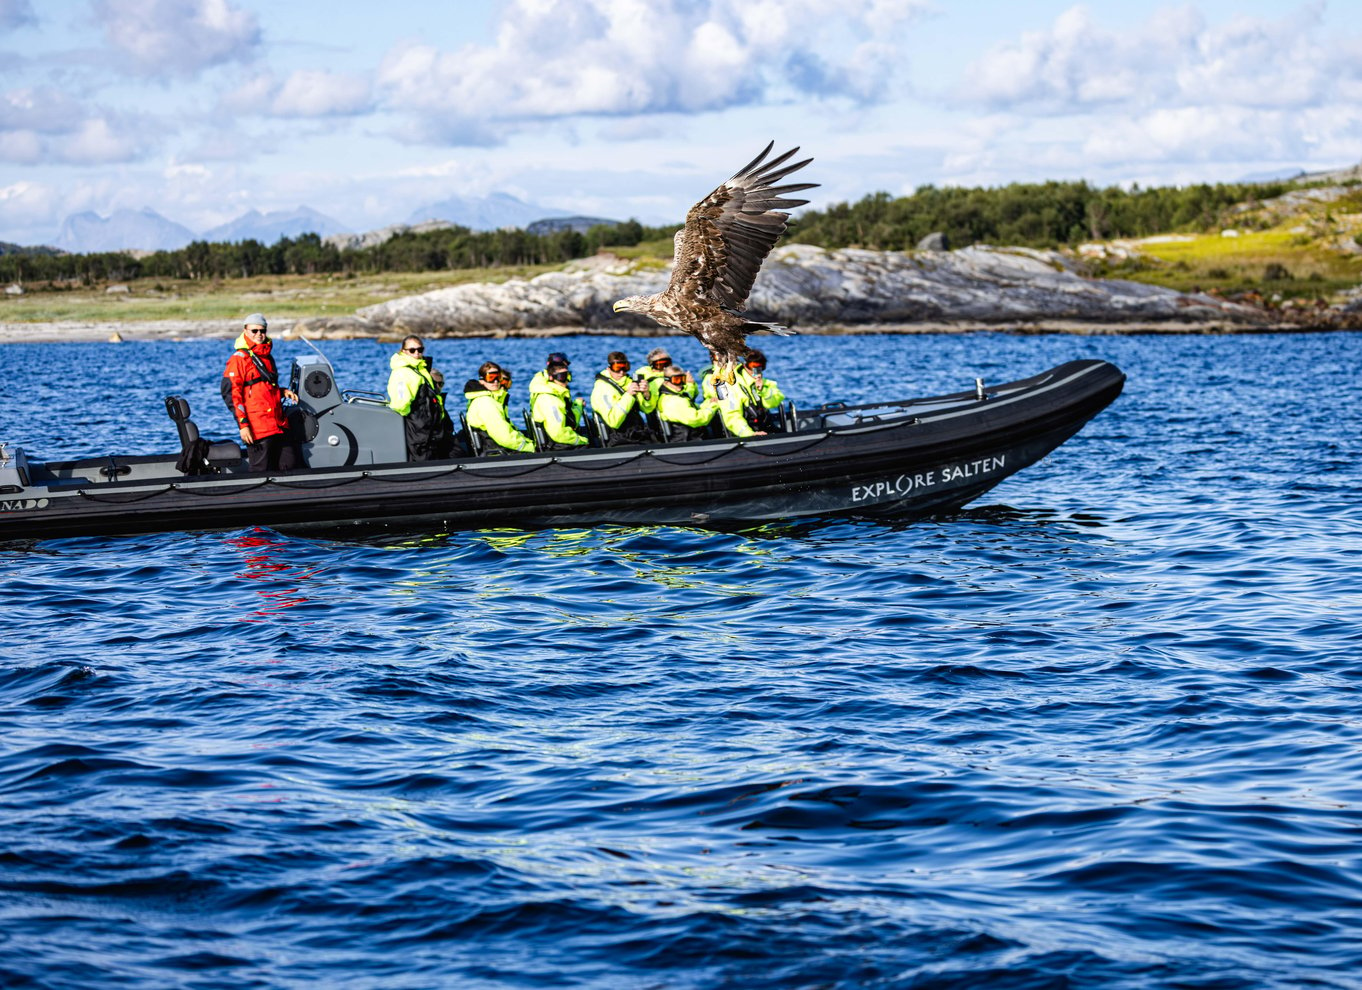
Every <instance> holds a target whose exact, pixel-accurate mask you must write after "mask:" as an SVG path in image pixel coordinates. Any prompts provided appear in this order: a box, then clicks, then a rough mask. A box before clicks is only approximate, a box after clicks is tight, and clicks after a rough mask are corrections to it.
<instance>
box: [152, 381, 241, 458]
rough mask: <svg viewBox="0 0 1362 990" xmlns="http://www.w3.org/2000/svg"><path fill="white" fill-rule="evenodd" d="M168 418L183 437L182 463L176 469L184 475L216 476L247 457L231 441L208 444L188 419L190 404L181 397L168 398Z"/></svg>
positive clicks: (181, 438) (169, 396)
mask: <svg viewBox="0 0 1362 990" xmlns="http://www.w3.org/2000/svg"><path fill="white" fill-rule="evenodd" d="M166 415H168V416H169V417H170V418H171V419H172V420H173V421H174V423H175V429H176V430H178V431H179V434H180V459H179V460H178V461H177V462H176V464H175V467H176V468H177V469H178V470H179V471H180V472H181V473H183V474H214V473H216V472H218V471H221V470H222V469H223V468H224V467H228V466H230V465H232V464H239V463H240V462H241V460H242V458H243V457H245V456H246V455H245V453H244V452H243V451H242V449H241V445H240V444H238V443H236V442H235V441H232V440H205V439H204V438H203V437H202V436H200V435H199V428H198V426H196V425H195V423H194V421H193V420H192V419H190V418H189V401H188V400H187V399H185V398H182V397H181V396H178V395H167V396H166Z"/></svg>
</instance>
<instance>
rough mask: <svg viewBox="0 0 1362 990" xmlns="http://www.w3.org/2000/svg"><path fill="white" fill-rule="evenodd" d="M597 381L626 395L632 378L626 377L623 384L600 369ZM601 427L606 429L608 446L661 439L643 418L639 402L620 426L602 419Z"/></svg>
mask: <svg viewBox="0 0 1362 990" xmlns="http://www.w3.org/2000/svg"><path fill="white" fill-rule="evenodd" d="M596 381H598V382H605V384H607V385H609V386H610V387H611V388H612V389H614V390H615V393H616V394H617V395H624V393H625V389H627V388H628V387H629V381H630V380H629V379H628V378H625V379H624V382H623V384H621V383H620V382H617V381H615V379H613V378H611V377H610V376H609V375H607V374H606V373H605V372H603V371H600V372H597V373H596ZM601 427H602V429H604V430H605V437H604V440H605V445H606V446H607V447H620V446H623V445H625V444H631V443H657V442H658V441H659V440H661V437H659V436H658V435H657V433H656V431H654V430H653V429H652V428H651V427H650V426H649V425H648V421H647V420H646V419H644V418H643V410H642V409H640V408H639V403H638V402H635V403H634V406H633V408H631V409H630V410H629V411H628V412H627V413H625V415H624V420H623V421H622V422H621V423H620V425H619V426H617V427H616V426H611V425H610V424H609V423H607V422H605V421H604V420H602V421H601Z"/></svg>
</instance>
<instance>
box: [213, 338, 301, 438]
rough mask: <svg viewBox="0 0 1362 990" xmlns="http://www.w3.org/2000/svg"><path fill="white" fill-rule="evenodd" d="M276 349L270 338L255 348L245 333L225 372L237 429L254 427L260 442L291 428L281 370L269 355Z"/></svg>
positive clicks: (237, 341)
mask: <svg viewBox="0 0 1362 990" xmlns="http://www.w3.org/2000/svg"><path fill="white" fill-rule="evenodd" d="M273 348H274V342H273V341H272V340H270V339H269V338H268V337H266V338H265V339H264V340H262V341H261V342H260V343H258V344H256V345H254V346H252V345H251V344H250V342H248V341H247V340H246V335H245V334H244V333H243V334H242V335H241V336H239V337H237V339H236V350H234V351H233V352H232V356H231V357H229V358H228V359H227V370H226V371H224V372H223V374H224V375H225V376H226V377H227V379H228V381H230V382H231V387H232V397H231V405H232V415H233V416H235V417H236V422H237V425H238V426H249V427H250V428H251V433H252V435H253V436H254V437H255V439H256V441H257V442H259V441H261V440H264V439H265V438H266V437H272V436H274V435H275V434H278V433H283V432H284V430H285V429H286V428H287V426H288V420H287V419H286V418H285V416H284V399H283V391H282V390H281V389H280V388H279V371H278V369H276V368H275V366H274V358H273V357H271V356H270V351H271V350H273ZM253 357H254V358H255V359H256V360H252V358H253ZM257 361H258V362H259V363H258V364H257V363H256V362H257Z"/></svg>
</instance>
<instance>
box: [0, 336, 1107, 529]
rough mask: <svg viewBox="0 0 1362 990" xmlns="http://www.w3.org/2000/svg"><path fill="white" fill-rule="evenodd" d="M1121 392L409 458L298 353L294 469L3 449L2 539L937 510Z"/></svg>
mask: <svg viewBox="0 0 1362 990" xmlns="http://www.w3.org/2000/svg"><path fill="white" fill-rule="evenodd" d="M1124 382H1125V375H1124V374H1122V373H1121V371H1120V370H1119V369H1118V368H1116V367H1115V366H1114V365H1111V364H1109V363H1107V362H1105V361H1092V360H1089V361H1071V362H1069V363H1067V364H1062V365H1060V366H1058V367H1056V368H1052V369H1050V370H1049V371H1046V372H1044V373H1042V374H1039V375H1035V376H1034V377H1031V378H1026V379H1022V380H1020V381H1015V382H1010V383H1008V384H1005V385H996V386H990V387H988V388H987V389H985V388H984V387H983V385H982V383H978V384H977V386H976V389H974V390H971V391H967V392H960V393H956V394H952V395H941V396H934V397H931V398H921V399H907V400H902V401H893V402H882V403H875V404H870V405H864V406H846V405H840V404H838V405H833V406H825V407H822V408H818V409H812V410H807V411H800V412H799V413H797V414H795V415H794V416H793V417H792V419H791V422H790V425H791V427H792V429H791V431H790V432H786V433H778V434H772V435H770V436H766V437H752V438H747V439H742V440H739V439H735V438H722V439H715V440H693V441H688V442H685V443H670V444H655V445H649V446H635V447H605V448H602V447H589V448H581V449H578V450H575V451H569V452H554V453H525V454H512V455H507V456H501V457H491V458H483V457H466V458H459V459H455V460H447V461H427V462H421V463H407V462H403V461H401V460H400V459H401V458H402V457H403V456H404V454H405V447H404V435H403V430H402V420H401V417H399V416H397V415H396V414H395V413H393V412H392V411H391V410H389V409H388V408H387V407H386V406H385V405H384V404H383V403H382V401H381V400H379V399H377V398H374V397H372V396H366V395H363V394H354V393H344V392H341V391H340V390H339V389H338V387H337V385H336V382H335V375H334V372H333V371H332V368H331V365H330V364H329V363H327V362H326V360H325V358H322V357H320V356H312V357H303V358H299V359H298V360H296V361H295V362H294V366H293V389H294V391H295V392H297V393H298V395H299V397H300V398H299V406H298V410H299V417H298V419H299V421H300V427H299V429H300V440H301V443H302V449H303V455H304V461H305V463H306V464H307V467H305V468H302V469H300V470H297V471H293V472H290V473H287V474H279V475H260V474H249V473H247V471H246V465H245V462H244V460H243V458H242V451H241V449H240V447H239V446H237V445H236V444H235V443H219V444H213V445H212V446H211V447H210V448H209V449H208V451H207V453H206V456H204V457H203V458H202V460H201V463H199V464H198V465H194V467H196V468H197V470H199V471H202V472H204V473H193V474H186V473H182V472H181V471H180V470H178V469H177V467H176V464H177V461H179V462H181V463H183V459H182V457H181V455H180V454H173V453H172V454H165V455H151V456H136V457H117V456H109V457H97V458H89V459H83V460H77V461H55V462H47V463H42V462H38V461H35V460H33V459H31V458H29V457H28V456H26V455H25V453H24V451H23V449H22V448H19V447H13V446H5V445H0V539H5V540H15V539H26V540H30V539H45V538H52V537H64V536H82V535H117V534H133V533H151V532H163V531H170V530H221V529H237V528H241V527H245V526H270V527H274V528H277V529H281V530H306V529H331V530H334V529H338V528H342V527H346V526H350V525H365V526H374V525H379V526H393V527H402V528H441V529H449V528H460V527H467V526H474V525H516V526H553V525H581V524H591V523H606V522H614V523H642V524H681V525H706V524H715V525H730V524H755V523H763V522H773V521H780V520H787V519H794V518H798V517H805V516H827V515H858V516H862V515H864V516H870V515H874V516H897V517H912V516H922V515H933V514H939V513H945V512H949V511H951V510H954V509H958V508H960V507H962V506H964V505H965V504H966V503H968V502H970V501H972V500H973V499H975V498H977V497H978V496H979V495H981V494H983V493H984V492H986V491H988V490H989V489H990V488H992V487H994V486H995V485H997V484H998V483H999V482H1000V481H1002V480H1003V479H1004V478H1007V477H1008V476H1009V475H1012V474H1014V473H1016V472H1017V471H1019V470H1021V469H1022V468H1024V467H1026V466H1027V465H1030V464H1034V463H1035V462H1036V461H1038V460H1040V459H1041V458H1042V457H1044V456H1045V455H1046V454H1048V453H1049V452H1050V451H1052V450H1054V449H1055V448H1056V447H1058V446H1059V445H1060V444H1062V443H1063V442H1064V441H1065V440H1067V439H1068V438H1069V437H1071V436H1073V435H1074V434H1075V433H1076V432H1078V430H1079V429H1081V428H1082V426H1083V424H1085V423H1086V422H1087V421H1088V420H1090V419H1092V417H1094V416H1096V415H1097V414H1098V413H1099V412H1101V411H1102V410H1103V409H1104V408H1106V407H1107V406H1108V405H1109V404H1110V403H1111V402H1112V401H1113V400H1114V399H1115V398H1116V397H1117V396H1118V395H1120V393H1121V388H1122V386H1123V384H1124ZM166 405H167V410H168V411H169V413H170V415H171V419H172V420H174V421H175V422H176V425H177V428H178V431H179V437H180V441H181V446H182V447H183V448H185V449H186V450H187V449H189V448H190V445H191V444H192V443H193V441H194V440H196V439H198V432H197V429H196V428H195V426H194V423H193V421H192V420H191V419H190V418H189V409H188V405H187V404H186V403H184V401H183V400H182V399H179V398H177V397H170V398H168V399H167V400H166ZM198 449H199V450H200V451H202V445H200V446H199V448H198Z"/></svg>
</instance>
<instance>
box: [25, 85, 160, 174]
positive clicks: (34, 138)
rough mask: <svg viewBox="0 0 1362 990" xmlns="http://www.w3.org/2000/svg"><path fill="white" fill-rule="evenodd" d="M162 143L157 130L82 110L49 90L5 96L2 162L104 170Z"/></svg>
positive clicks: (139, 120) (139, 121) (129, 119)
mask: <svg viewBox="0 0 1362 990" xmlns="http://www.w3.org/2000/svg"><path fill="white" fill-rule="evenodd" d="M156 139H157V128H155V127H154V126H153V125H151V124H150V123H149V122H148V121H146V120H144V119H142V118H140V117H136V118H134V117H125V116H123V115H118V114H112V113H109V112H107V111H102V110H97V109H92V108H88V107H85V106H82V105H81V104H80V103H79V102H77V101H76V100H74V99H72V98H71V97H70V96H67V95H66V94H64V93H61V92H59V91H57V90H54V89H50V88H47V87H39V88H34V89H13V90H9V91H7V92H4V93H0V162H14V163H18V164H22V165H35V164H64V165H104V164H110V163H114V162H126V161H131V160H133V159H135V158H137V157H139V156H141V155H142V154H143V153H144V152H145V151H146V150H147V149H148V148H149V147H150V146H151V144H152V143H153V142H154V141H155V140H156Z"/></svg>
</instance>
